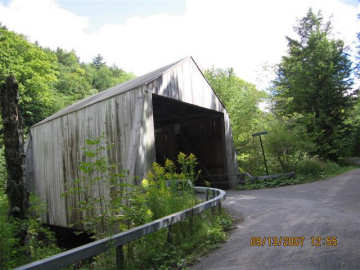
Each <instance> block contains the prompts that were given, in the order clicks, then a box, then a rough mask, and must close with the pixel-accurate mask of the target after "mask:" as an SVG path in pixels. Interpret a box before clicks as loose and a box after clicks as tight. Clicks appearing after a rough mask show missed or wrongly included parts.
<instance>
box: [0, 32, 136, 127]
mask: <svg viewBox="0 0 360 270" xmlns="http://www.w3.org/2000/svg"><path fill="white" fill-rule="evenodd" d="M9 74H14V75H15V77H16V79H17V81H18V83H19V90H20V104H21V109H22V113H23V117H24V121H25V126H26V127H27V128H28V127H30V126H32V125H33V124H35V123H37V122H39V121H41V120H42V119H44V118H46V117H47V116H49V115H50V114H52V113H54V112H55V111H57V110H59V109H60V108H62V107H64V106H66V105H69V104H72V103H74V102H75V101H76V100H78V99H82V98H84V97H86V96H89V95H92V94H95V93H97V92H99V91H102V90H105V89H106V88H109V87H111V86H113V85H115V84H118V83H121V82H124V81H127V80H129V79H131V78H133V77H134V75H132V74H130V73H126V72H125V71H123V70H122V69H120V68H118V67H116V66H111V67H109V66H107V65H106V63H105V62H104V61H103V60H102V57H101V55H97V56H96V57H95V58H94V60H93V62H92V63H90V64H85V63H80V61H79V58H78V57H77V55H76V54H75V52H74V51H71V52H67V51H64V50H62V49H60V48H58V49H57V50H56V51H52V50H50V49H46V48H41V47H40V46H38V45H37V44H33V43H30V42H28V41H27V40H26V38H25V37H24V36H22V35H19V34H16V33H14V32H12V31H9V30H7V29H6V28H5V27H1V26H0V84H2V83H3V82H4V80H5V78H6V77H7V76H8V75H9Z"/></svg>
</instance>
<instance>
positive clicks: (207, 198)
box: [206, 190, 209, 201]
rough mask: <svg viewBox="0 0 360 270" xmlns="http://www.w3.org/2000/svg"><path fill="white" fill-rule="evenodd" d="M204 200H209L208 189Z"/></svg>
mask: <svg viewBox="0 0 360 270" xmlns="http://www.w3.org/2000/svg"><path fill="white" fill-rule="evenodd" d="M206 200H207V201H208V200H209V190H206Z"/></svg>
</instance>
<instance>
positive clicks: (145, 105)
mask: <svg viewBox="0 0 360 270" xmlns="http://www.w3.org/2000/svg"><path fill="white" fill-rule="evenodd" d="M145 88H146V87H142V88H138V89H135V90H132V91H129V92H126V93H124V94H121V95H118V96H115V97H112V98H110V99H106V100H103V101H101V102H99V103H96V104H93V105H91V106H89V107H86V108H83V109H82V110H79V111H76V112H72V113H70V114H68V115H65V116H62V117H59V118H56V119H54V120H52V121H49V122H46V123H44V124H42V125H38V126H35V127H33V128H32V129H31V135H32V144H33V145H32V149H33V163H34V164H33V166H34V170H33V177H34V178H33V181H34V182H33V183H32V185H33V188H32V189H33V190H34V191H35V193H36V194H37V195H38V196H40V198H41V199H42V200H43V201H44V202H46V204H47V214H46V216H44V217H43V219H44V221H46V222H47V223H49V224H54V225H59V226H69V224H74V223H76V222H77V221H79V219H80V218H81V217H79V216H76V215H75V211H70V208H71V207H75V206H77V205H78V203H79V201H80V200H81V199H82V198H81V197H80V196H71V197H67V198H66V199H65V198H64V197H63V196H61V194H62V193H64V191H65V189H66V186H67V185H69V183H73V181H74V180H75V179H77V178H79V176H80V171H79V169H78V165H79V163H80V162H81V161H85V160H86V157H85V155H84V151H83V148H84V147H85V140H86V139H87V138H91V137H98V136H101V135H104V136H105V138H106V139H107V142H108V143H111V144H113V145H114V146H113V147H112V148H111V150H109V151H107V152H106V154H105V155H106V159H108V160H109V161H110V162H111V163H114V164H116V165H117V167H116V170H117V171H118V172H120V171H121V170H123V169H126V170H129V174H130V175H132V176H133V175H140V176H141V175H144V174H145V172H146V171H147V170H148V164H149V163H150V164H151V162H152V161H154V160H155V156H154V155H153V156H152V154H151V146H152V145H153V144H154V132H153V124H152V122H151V120H152V118H151V119H150V117H149V115H152V106H151V95H149V94H148V93H147V94H146V93H145V91H144V89H145ZM149 102H150V103H149ZM144 117H147V119H144ZM148 133H149V134H148ZM139 146H140V147H139ZM133 179H134V178H132V177H130V178H129V181H132V180H133ZM91 195H93V196H100V195H101V196H103V197H104V198H109V187H107V186H105V185H98V186H96V187H95V190H94V191H93V194H91ZM99 211H100V210H99Z"/></svg>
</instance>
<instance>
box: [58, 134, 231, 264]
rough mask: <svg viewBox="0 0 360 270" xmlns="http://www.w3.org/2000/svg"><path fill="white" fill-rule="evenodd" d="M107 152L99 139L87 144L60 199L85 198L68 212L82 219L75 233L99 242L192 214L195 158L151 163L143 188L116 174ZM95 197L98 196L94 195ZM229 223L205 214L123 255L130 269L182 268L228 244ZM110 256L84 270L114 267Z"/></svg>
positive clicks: (146, 239) (151, 237)
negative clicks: (174, 215) (183, 212)
mask: <svg viewBox="0 0 360 270" xmlns="http://www.w3.org/2000/svg"><path fill="white" fill-rule="evenodd" d="M108 147H111V146H108V145H106V144H105V143H104V141H103V140H102V138H94V139H88V140H87V147H86V149H85V153H86V156H87V160H86V161H84V162H81V164H80V169H81V171H82V172H83V175H82V177H81V178H79V179H77V180H76V181H75V183H74V184H73V185H72V186H73V187H72V188H69V189H68V191H67V192H66V193H65V194H64V196H65V197H67V196H74V195H76V196H80V197H81V198H84V199H83V200H82V201H81V204H80V205H79V206H78V207H77V208H74V209H72V211H76V212H77V213H76V216H81V219H82V220H81V222H80V224H74V225H77V227H82V228H83V229H85V230H87V231H88V232H91V233H93V234H94V235H95V237H96V238H97V239H101V238H103V237H104V236H109V235H112V234H114V233H117V232H121V231H126V230H128V229H130V228H132V227H136V226H139V225H142V224H145V223H148V222H150V221H152V220H155V219H158V218H161V217H164V216H167V215H169V214H172V213H175V212H178V211H180V210H184V209H187V208H190V207H192V206H194V205H196V204H197V203H199V202H200V201H199V199H197V197H196V196H195V194H194V191H193V189H192V184H191V183H190V182H188V181H191V182H194V181H195V180H196V178H197V176H198V173H196V166H197V159H196V157H195V156H194V155H193V154H190V155H185V154H183V153H179V155H178V158H177V161H176V163H174V162H173V161H171V160H169V159H167V160H166V162H165V164H164V165H163V166H162V165H160V164H158V163H153V166H152V169H151V171H150V172H149V173H148V174H147V176H146V178H144V179H142V181H141V185H134V184H129V183H128V182H129V181H132V180H133V179H131V177H129V176H128V175H127V174H126V172H116V170H115V166H113V165H112V164H108V163H107V161H106V160H105V159H104V155H103V153H104V151H106V150H107V148H108ZM99 183H100V184H101V185H105V186H109V187H110V188H111V194H110V199H107V198H106V197H105V194H103V193H101V192H97V191H96V187H97V186H98V184H99ZM95 193H96V194H95ZM230 224H231V219H230V218H229V216H227V215H226V214H225V213H223V212H222V213H221V214H220V215H213V214H212V213H211V212H210V213H209V212H207V213H204V214H203V215H202V216H201V217H194V219H193V220H186V221H184V222H182V223H181V224H176V225H174V226H172V227H171V228H170V229H168V228H166V229H162V230H160V231H158V232H156V233H153V234H151V235H147V236H145V237H143V238H141V239H140V240H137V241H135V242H133V243H130V244H128V245H127V247H126V249H125V258H126V267H127V268H128V269H168V268H179V267H183V266H185V265H186V264H187V263H188V261H187V260H186V259H185V258H186V257H188V256H190V257H191V255H193V254H194V250H195V251H196V252H204V251H205V250H207V249H209V248H213V247H215V246H216V245H217V244H218V243H219V242H222V241H224V240H225V238H226V233H225V230H226V229H227V228H228V227H229V226H230ZM114 260H115V255H114V250H110V251H109V252H107V253H106V254H104V255H100V256H99V257H98V258H97V259H96V260H95V261H94V262H93V263H92V264H91V265H87V266H84V267H90V268H91V267H95V268H99V267H101V268H111V267H112V266H114V265H115V261H114Z"/></svg>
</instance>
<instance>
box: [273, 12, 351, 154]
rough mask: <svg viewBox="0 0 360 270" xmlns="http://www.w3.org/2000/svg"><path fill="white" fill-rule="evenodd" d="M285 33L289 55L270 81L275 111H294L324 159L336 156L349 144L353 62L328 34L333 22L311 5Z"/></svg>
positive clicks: (342, 44) (340, 43) (341, 43)
mask: <svg viewBox="0 0 360 270" xmlns="http://www.w3.org/2000/svg"><path fill="white" fill-rule="evenodd" d="M294 30H295V33H296V34H297V39H293V38H290V37H287V40H288V56H284V57H283V58H282V61H281V63H280V64H279V65H278V69H277V78H276V79H275V80H274V88H273V96H274V100H275V107H274V111H275V112H276V113H279V114H282V115H294V114H297V118H298V120H299V121H300V122H301V123H302V124H304V125H305V126H306V129H307V132H308V133H309V134H311V136H312V138H313V140H314V142H315V144H316V149H315V152H316V153H317V154H318V155H319V156H320V157H322V158H324V159H332V160H336V159H337V158H338V157H339V155H341V150H344V149H345V148H346V147H344V146H345V145H346V144H347V142H346V140H345V138H346V133H347V132H348V130H347V128H346V125H345V120H346V118H347V116H348V113H349V111H350V109H351V108H352V106H353V102H354V98H353V96H354V92H353V91H352V85H353V80H352V78H351V72H352V63H351V61H350V59H349V55H348V53H347V51H346V48H345V46H344V42H343V41H342V40H335V39H331V38H330V32H331V23H330V22H326V23H324V22H323V17H322V15H321V13H320V12H319V13H318V14H315V13H314V12H313V11H312V10H311V9H310V10H309V11H308V13H307V14H306V16H305V17H304V18H302V19H301V20H300V21H299V24H298V26H296V27H295V28H294Z"/></svg>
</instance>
